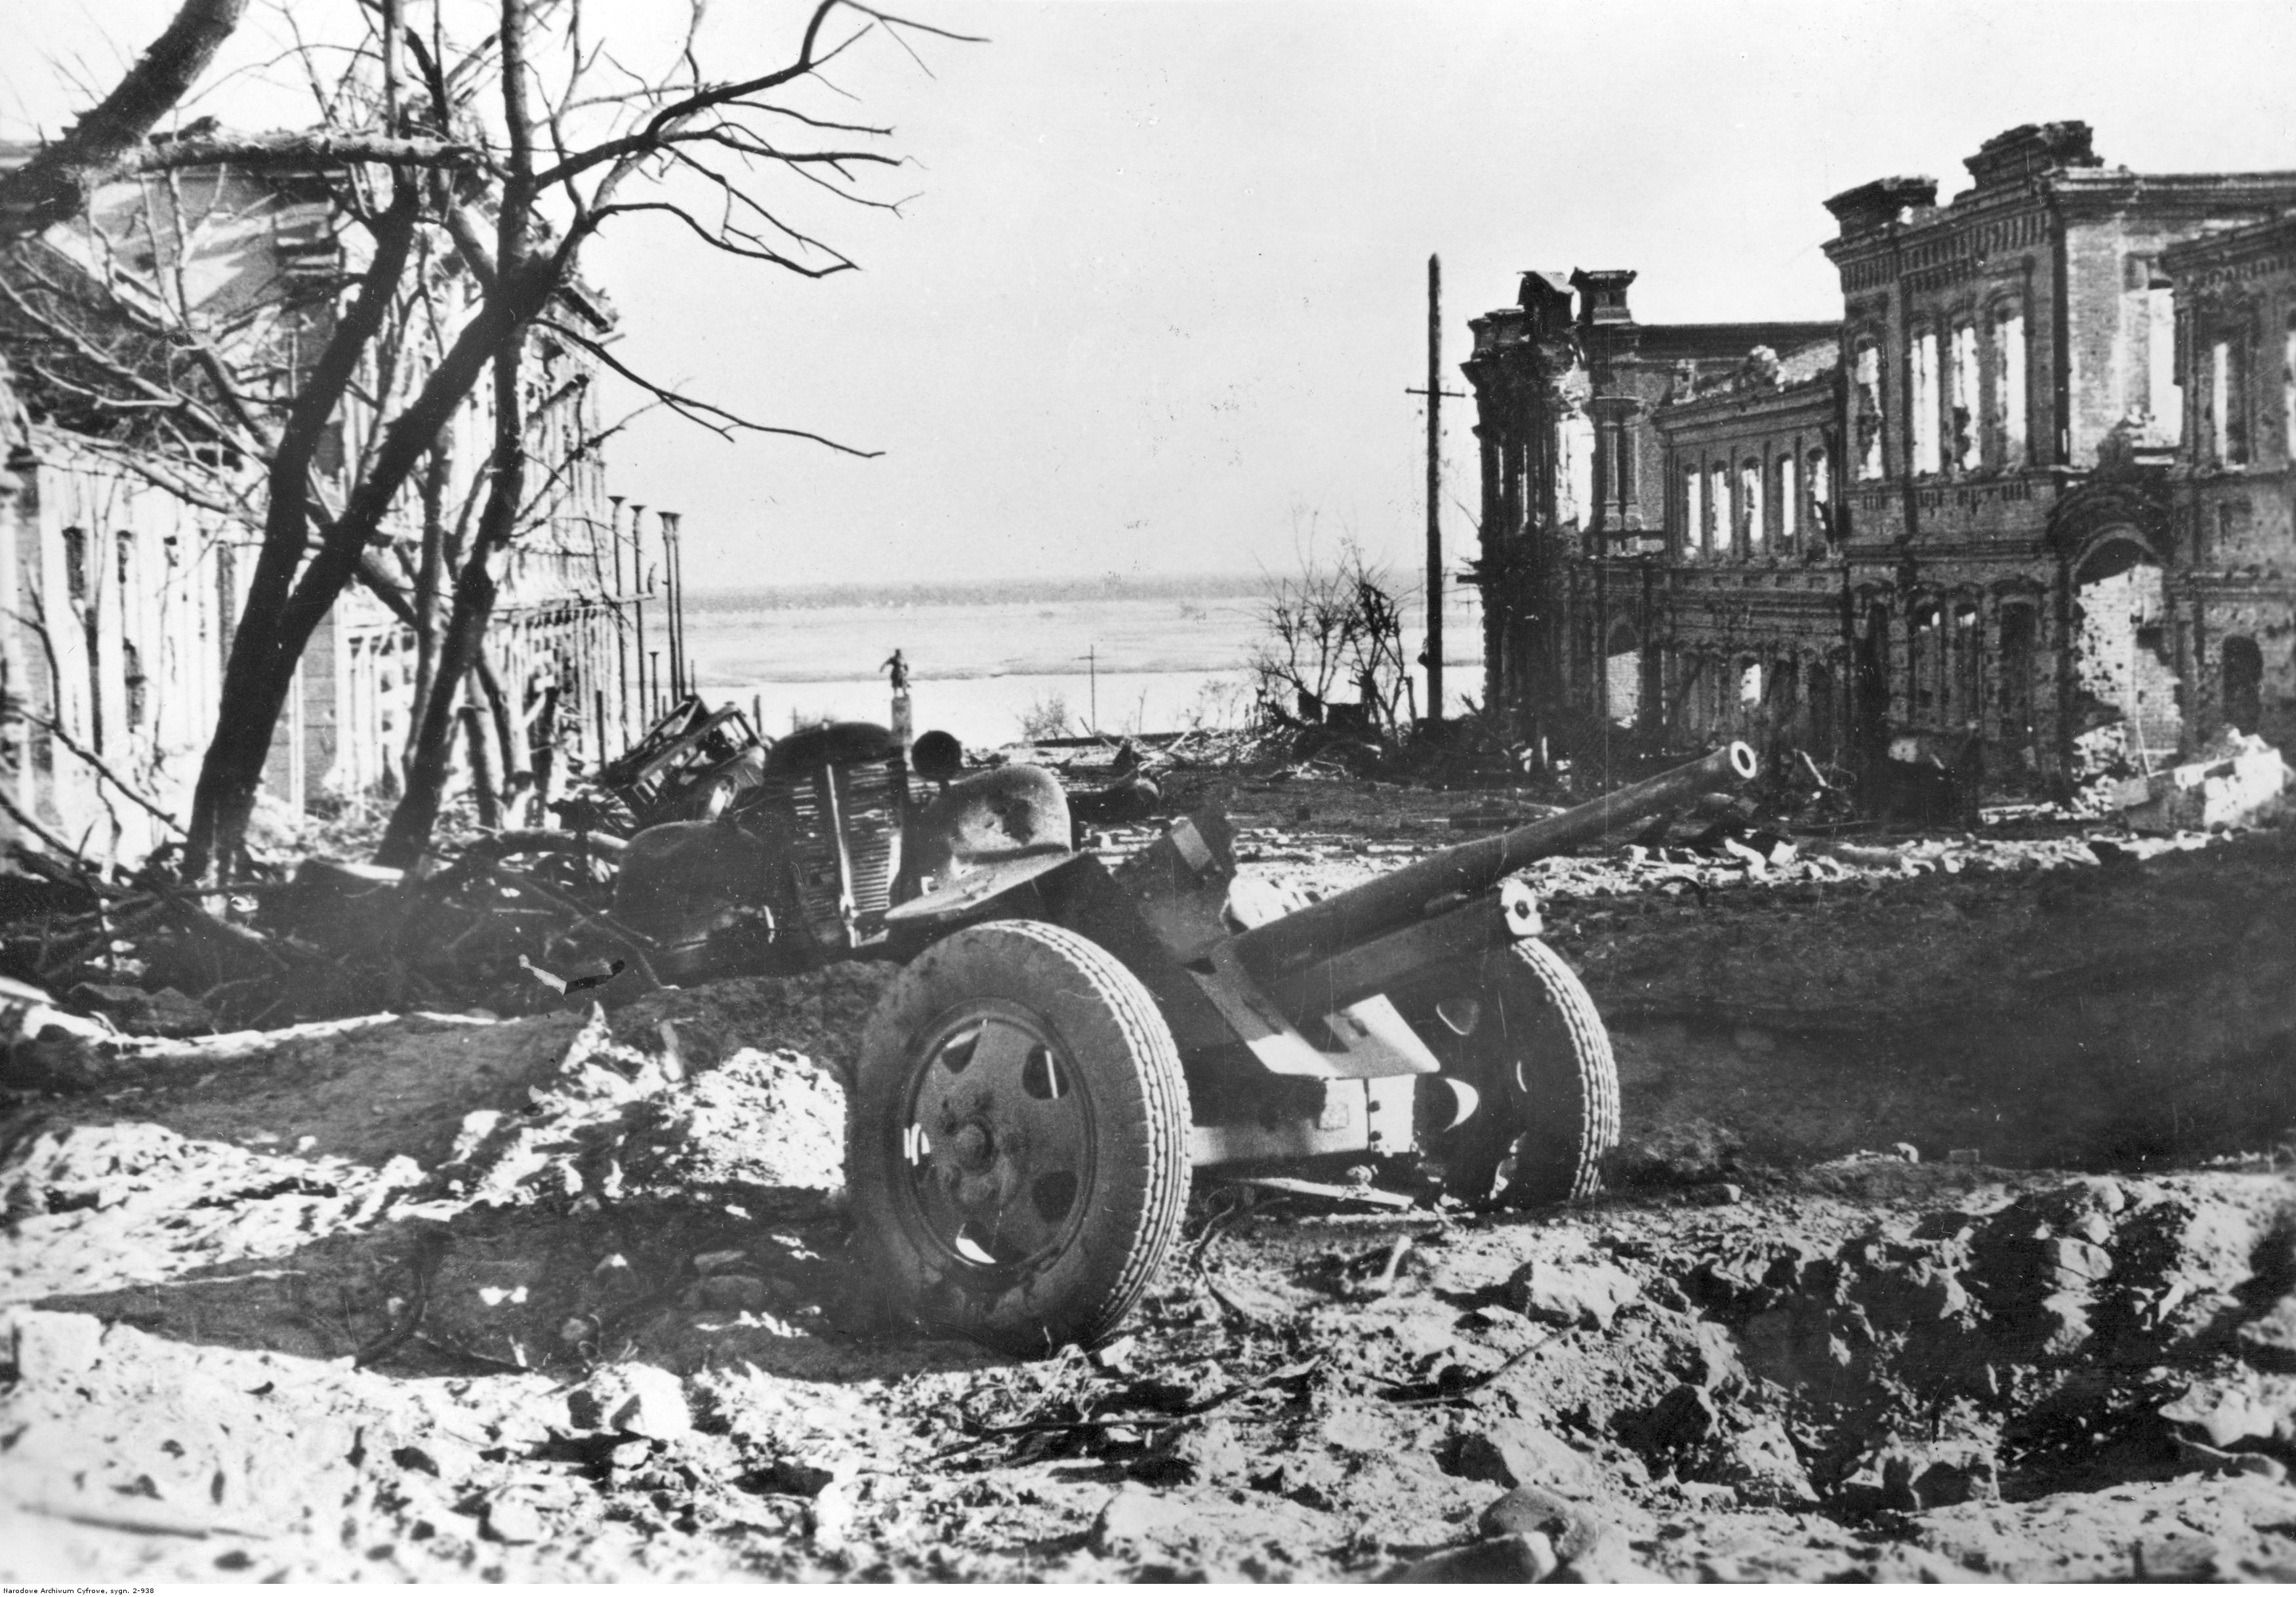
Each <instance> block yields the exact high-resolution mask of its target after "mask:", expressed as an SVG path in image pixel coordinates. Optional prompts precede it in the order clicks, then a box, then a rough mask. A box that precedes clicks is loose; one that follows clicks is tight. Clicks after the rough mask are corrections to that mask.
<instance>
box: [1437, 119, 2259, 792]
mask: <svg viewBox="0 0 2296 1597" xmlns="http://www.w3.org/2000/svg"><path fill="white" fill-rule="evenodd" d="M1966 165H1967V166H1968V168H1969V171H1970V175H1971V176H1972V180H1973V181H1972V186H1971V187H1970V188H1969V189H1968V190H1966V191H1965V192H1963V193H1961V194H1959V195H1957V196H1956V197H1955V198H1954V199H1953V200H1952V201H1950V202H1949V203H1948V204H1945V205H1939V204H1938V203H1937V202H1936V199H1937V184H1935V182H1934V181H1933V180H1931V179H1930V178H1926V177H1897V178H1883V179H1880V180H1878V181H1876V182H1874V183H1869V184H1864V185H1862V186H1860V187H1858V188H1855V189H1852V190H1849V192H1845V193H1842V194H1839V195H1837V196H1835V197H1834V198H1833V200H1831V201H1827V208H1828V209H1829V210H1831V211H1832V212H1833V217H1834V218H1835V220H1836V222H1837V223H1838V225H1839V233H1838V236H1837V237H1835V238H1834V239H1833V241H1832V242H1829V243H1828V244H1827V246H1826V252H1827V254H1828V256H1829V258H1832V259H1833V262H1834V264H1835V266H1836V267H1837V268H1838V269H1839V271H1840V274H1841V287H1842V316H1841V321H1840V322H1839V323H1731V324H1724V325H1711V326H1692V327H1681V326H1663V325H1647V326H1646V325H1644V324H1642V323H1636V321H1635V320H1634V318H1633V315H1632V313H1631V310H1630V308H1629V307H1628V299H1627V288H1628V283H1630V282H1631V281H1632V278H1633V275H1634V274H1631V273H1628V272H1585V271H1581V272H1578V273H1575V274H1571V275H1570V277H1568V278H1567V279H1566V278H1563V277H1562V276H1560V275H1559V274H1549V273H1529V274H1525V275H1524V278H1523V282H1522V289H1521V295H1520V299H1519V303H1518V304H1517V305H1516V306H1515V307H1510V308H1508V309H1506V310H1504V311H1497V312H1494V313H1492V314H1490V315H1486V316H1483V317H1480V318H1478V319H1476V320H1475V321H1474V322H1473V323H1472V328H1473V332H1474V338H1475V347H1474V355H1473V357H1472V359H1471V360H1469V361H1468V363H1467V364H1466V367H1465V370H1466V373H1467V375H1468V377H1469V379H1470V381H1472V383H1473V385H1474V389H1475V394H1476V397H1477V401H1478V406H1479V422H1480V425H1479V429H1478V430H1479V434H1480V438H1481V441H1482V465H1483V512H1484V515H1483V523H1482V547H1481V551H1480V560H1479V561H1477V562H1476V567H1475V571H1474V576H1473V578H1472V579H1473V580H1475V581H1477V582H1479V583H1480V585H1481V586H1482V588H1483V591H1484V603H1485V614H1486V629H1487V656H1486V666H1487V692H1488V695H1489V698H1488V702H1489V703H1490V704H1491V705H1492V706H1493V707H1494V708H1500V709H1502V710H1504V711H1505V713H1507V714H1509V715H1511V716H1512V717H1514V718H1515V719H1516V721H1517V724H1518V725H1521V727H1522V728H1523V729H1524V730H1525V731H1527V732H1529V731H1539V730H1544V729H1546V728H1549V727H1554V728H1570V729H1572V730H1574V731H1575V732H1576V733H1577V734H1578V735H1579V736H1580V737H1581V738H1583V737H1584V736H1585V735H1586V733H1587V729H1588V728H1591V727H1610V728H1632V729H1634V730H1635V732H1636V733H1637V734H1638V735H1639V736H1640V737H1641V738H1644V739H1647V740H1650V741H1662V742H1664V743H1667V744H1669V745H1674V746H1693V745H1697V744H1701V743H1705V742H1710V741H1715V740H1718V739H1719V738H1723V737H1727V736H1742V737H1747V738H1750V739H1751V740H1754V741H1758V742H1759V743H1761V744H1764V745H1767V748H1768V749H1769V751H1770V752H1772V753H1774V754H1775V753H1784V752H1790V751H1792V750H1795V749H1800V750H1806V751H1808V753H1810V754H1811V755H1812V756H1813V758H1817V759H1819V760H1823V761H1828V762H1833V763H1839V764H1843V765H1849V766H1854V767H1857V768H1864V769H1873V768H1874V767H1875V766H1878V765H1879V764H1880V763H1881V762H1884V761H1887V760H1890V759H1895V760H1898V761H1914V762H1920V763H1924V764H1935V765H1943V766H1949V767H1952V768H1955V769H1956V770H1959V771H1961V772H1963V773H1964V774H1971V775H1972V776H1974V777H1975V778H1977V779H1978V780H1979V781H1980V782H1982V784H1983V785H1984V786H1985V787H1986V788H1988V789H1990V790H1996V791H2013V790H2035V791H2038V790H2049V789H2052V788H2057V787H2061V786H2062V785H2064V784H2066V783H2069V782H2079V781H2080V780H2082V779H2084V778H2085V777H2087V776H2088V775H2090V774H2095V773H2096V772H2099V771H2103V770H2107V769H2112V768H2130V769H2139V770H2142V769H2147V768H2153V767H2156V766H2159V765H2160V764H2161V763H2162V762H2164V761H2166V760H2170V759H2173V758H2176V757H2177V755H2178V754H2179V753H2180V752H2189V751H2190V750H2192V749H2194V748H2196V747H2197V746H2199V745H2200V744H2202V743H2203V742H2205V741H2207V740H2208V739H2209V738H2210V737H2211V736H2212V735H2213V734H2214V733H2216V732H2218V730H2220V729H2221V728H2223V727H2225V726H2226V725H2238V726H2243V727H2247V728H2251V729H2254V728H2261V729H2262V730H2263V731H2264V732H2265V733H2267V735H2268V736H2269V735H2276V729H2279V728H2285V729H2287V730H2288V731H2296V725H2291V723H2292V720H2296V659H2292V658H2291V643H2292V640H2291V620H2292V608H2291V591H2290V585H2289V582H2288V580H2287V577H2286V576H2285V575H2284V573H2287V572H2288V571H2289V570H2290V569H2291V566H2292V564H2296V542H2292V534H2291V528H2290V516H2289V503H2290V500H2289V495H2290V478H2289V475H2288V459H2289V449H2288V445H2289V440H2290V429H2291V427H2292V425H2296V423H2292V422H2291V420H2290V416H2291V394H2290V389H2289V384H2290V381H2291V379H2290V378H2289V376H2288V372H2289V369H2290V368H2289V363H2290V361H2291V360H2292V359H2296V343H2292V341H2291V340H2292V338H2296V333H2292V332H2291V329H2292V327H2296V323H2291V322H2290V321H2289V320H2288V318H2289V316H2290V315H2291V313H2292V308H2296V307H2292V301H2291V298H2290V291H2289V286H2288V285H2289V281H2290V266H2289V260H2290V254H2291V244H2290V236H2291V235H2290V232H2289V228H2290V224H2289V223H2288V222H2286V221H2283V220H2280V219H2278V218H2280V217H2282V216H2283V214H2284V212H2286V211H2288V210H2289V209H2290V208H2292V207H2296V172H2276V173H2254V174H2174V175H2166V176H2161V175H2140V174H2136V173H2132V172H2129V171H2128V170H2126V169H2124V168H2108V167H2105V166H2104V165H2103V162H2102V161H2101V160H2098V158H2097V157H2096V156H2095V154H2094V153H2093V152H2092V151H2091V148H2090V137H2089V132H2088V129H2087V127H2085V126H2083V125H2081V124H2079V123H2058V124H2050V125H2047V126H2043V127H2021V128H2017V129H2015V130H2013V131H2012V132H2009V133H2006V134H2004V135H2000V136H1999V137H1997V138H1995V139H1992V140H1989V141H1988V142H1987V143H1986V144H1985V145H1984V146H1983V148H1982V149H1980V151H1979V152H1978V153H1977V154H1976V155H1974V156H1972V157H1971V158H1970V159H1969V160H1968V161H1967V162H1966ZM1582 456H1583V458H1584V460H1585V464H1584V465H1583V466H1582V465H1580V464H1579V462H1580V460H1581V457H1582ZM1574 472H1575V473H1576V474H1577V479H1583V486H1582V485H1581V482H1580V481H1579V480H1576V479H1574V476H1573V474H1574Z"/></svg>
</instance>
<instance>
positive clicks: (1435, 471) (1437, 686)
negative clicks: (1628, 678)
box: [1403, 255, 1467, 725]
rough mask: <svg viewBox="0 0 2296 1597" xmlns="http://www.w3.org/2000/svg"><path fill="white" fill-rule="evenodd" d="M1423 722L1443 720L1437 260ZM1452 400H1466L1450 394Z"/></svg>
mask: <svg viewBox="0 0 2296 1597" xmlns="http://www.w3.org/2000/svg"><path fill="white" fill-rule="evenodd" d="M1403 391H1404V392H1405V393H1406V394H1424V395H1426V396H1427V651H1426V652H1425V653H1424V654H1423V655H1421V656H1420V657H1419V659H1420V663H1421V664H1422V665H1424V666H1425V667H1427V720H1428V724H1429V725H1440V724H1441V723H1442V720H1443V510H1442V494H1443V397H1444V392H1445V390H1444V388H1443V258H1442V257H1441V256H1439V255H1431V256H1429V257H1428V258H1427V386H1426V387H1425V388H1423V389H1404V390H1403ZM1450 397H1452V398H1454V399H1464V398H1465V397H1467V396H1466V395H1464V394H1460V393H1453V394H1452V395H1451V396H1450Z"/></svg>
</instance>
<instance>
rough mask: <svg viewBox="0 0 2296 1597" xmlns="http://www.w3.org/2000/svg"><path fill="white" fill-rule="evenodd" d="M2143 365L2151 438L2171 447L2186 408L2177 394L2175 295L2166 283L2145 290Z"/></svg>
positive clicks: (2182, 431)
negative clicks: (2150, 421)
mask: <svg viewBox="0 0 2296 1597" xmlns="http://www.w3.org/2000/svg"><path fill="white" fill-rule="evenodd" d="M2144 365H2145V371H2144V391H2145V409H2146V410H2147V411H2148V412H2150V413H2151V415H2152V420H2153V437H2154V438H2158V439H2159V440H2160V441H2161V442H2162V443H2164V444H2172V445H2173V444H2175V443H2176V442H2177V440H2178V439H2180V438H2183V437H2184V434H2185V405H2184V396H2183V395H2181V394H2179V393H2178V392H2177V295H2176V291H2175V290H2174V289H2172V288H2170V287H2169V284H2168V283H2165V282H2155V283H2151V284H2150V285H2149V286H2148V287H2147V288H2146V289H2145V291H2144Z"/></svg>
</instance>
